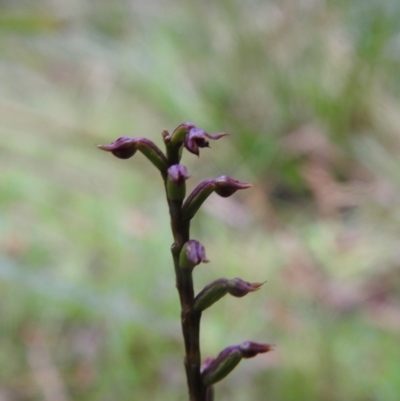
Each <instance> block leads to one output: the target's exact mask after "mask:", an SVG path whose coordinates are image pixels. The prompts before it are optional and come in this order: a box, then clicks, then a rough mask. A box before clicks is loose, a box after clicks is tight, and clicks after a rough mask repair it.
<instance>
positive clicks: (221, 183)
mask: <svg viewBox="0 0 400 401" xmlns="http://www.w3.org/2000/svg"><path fill="white" fill-rule="evenodd" d="M214 182H215V193H216V194H218V195H219V196H222V197H223V198H227V197H228V196H231V195H233V194H234V193H235V192H236V191H238V190H240V189H247V188H250V187H251V184H248V183H246V182H241V181H238V180H234V179H233V178H230V177H227V176H226V175H223V176H221V177H219V178H217V179H216V180H215V181H214Z"/></svg>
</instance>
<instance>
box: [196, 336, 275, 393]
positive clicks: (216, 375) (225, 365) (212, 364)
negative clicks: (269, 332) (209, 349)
mask: <svg viewBox="0 0 400 401" xmlns="http://www.w3.org/2000/svg"><path fill="white" fill-rule="evenodd" d="M272 348H273V347H272V345H270V344H259V343H255V342H252V341H246V342H244V343H242V344H240V345H231V346H230V347H227V348H225V349H224V350H223V351H221V352H220V353H219V355H218V356H217V357H216V358H215V359H209V358H208V359H207V360H206V361H205V362H204V364H203V366H202V369H201V376H202V378H203V382H204V384H205V385H207V386H210V385H212V384H214V383H216V382H218V381H220V380H222V379H223V378H224V377H226V376H227V375H228V374H229V373H230V372H231V371H232V370H233V369H234V368H235V367H236V365H237V364H238V363H239V362H240V360H241V359H242V358H252V357H254V356H256V355H257V354H261V353H264V352H268V351H271V350H272Z"/></svg>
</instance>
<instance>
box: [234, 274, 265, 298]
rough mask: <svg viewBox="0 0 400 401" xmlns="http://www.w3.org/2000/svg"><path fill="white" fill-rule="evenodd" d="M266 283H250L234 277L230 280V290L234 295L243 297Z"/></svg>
mask: <svg viewBox="0 0 400 401" xmlns="http://www.w3.org/2000/svg"><path fill="white" fill-rule="evenodd" d="M263 284H265V282H264V283H248V282H247V281H244V280H242V279H240V278H234V279H232V280H229V282H228V292H229V294H231V295H233V296H234V297H237V298H241V297H244V296H245V295H247V294H248V293H249V292H253V291H257V290H258V289H259V288H260V287H261V286H262V285H263Z"/></svg>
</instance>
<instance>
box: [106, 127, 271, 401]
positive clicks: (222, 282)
mask: <svg viewBox="0 0 400 401" xmlns="http://www.w3.org/2000/svg"><path fill="white" fill-rule="evenodd" d="M227 135H228V134H227V133H224V132H223V133H218V134H215V135H209V134H208V133H206V132H205V131H203V130H202V129H200V128H198V127H196V126H195V125H193V124H191V123H183V124H180V125H179V126H178V127H177V128H176V129H175V130H174V131H173V132H172V133H169V132H168V131H166V130H164V131H163V132H162V137H163V140H164V145H165V153H164V152H162V151H161V150H160V149H159V148H158V147H157V146H156V145H155V144H154V143H153V142H152V141H150V140H149V139H146V138H142V137H138V138H130V137H121V138H119V139H117V140H116V141H115V142H112V143H110V144H109V145H98V147H99V148H100V149H102V150H105V151H108V152H111V153H112V154H113V155H114V156H116V157H118V158H120V159H129V158H130V157H132V156H133V155H134V154H135V153H136V152H137V151H138V150H139V151H140V152H141V153H143V154H144V155H145V156H146V157H147V159H148V160H149V161H150V162H151V163H152V164H153V165H154V166H155V167H156V168H157V169H158V170H159V171H160V173H161V177H162V179H163V182H164V187H165V193H166V199H167V202H168V206H169V213H170V217H171V229H172V234H173V238H174V240H173V244H172V246H171V252H172V258H173V262H174V269H175V276H176V287H177V289H178V293H179V298H180V304H181V326H182V333H183V340H184V345H185V358H184V365H185V371H186V378H187V384H188V390H189V398H190V401H212V400H213V399H214V392H213V385H214V384H215V383H217V382H218V381H220V380H221V379H223V378H224V377H226V376H227V375H228V374H229V373H230V372H231V371H232V370H233V369H234V368H235V366H236V365H237V364H238V363H239V362H240V360H241V359H242V358H251V357H254V356H256V355H257V354H260V353H264V352H268V351H270V350H271V349H272V346H271V345H270V344H260V343H256V342H253V341H246V342H243V343H242V344H239V345H233V346H229V347H227V348H225V349H224V350H223V351H221V352H220V353H219V355H218V356H217V357H216V358H208V359H206V360H205V361H204V362H203V363H201V355H200V341H199V337H200V320H201V316H202V313H203V311H204V310H206V309H207V308H209V307H210V306H212V305H213V304H214V303H215V302H217V301H218V300H219V299H221V298H222V297H223V296H225V295H226V294H230V295H232V296H234V297H243V296H245V295H247V294H248V293H250V292H253V291H256V290H258V289H259V288H260V287H261V286H262V285H263V284H264V283H249V282H246V281H244V280H242V279H240V278H234V279H231V280H229V279H227V278H220V279H217V280H215V281H213V282H212V283H210V284H209V285H207V286H206V287H204V288H203V290H201V291H200V292H199V293H198V294H197V295H196V294H195V293H194V287H193V276H192V272H193V269H194V267H195V266H197V265H199V264H200V263H207V262H208V260H207V258H206V254H205V250H204V246H203V245H202V244H201V243H200V242H199V241H197V240H195V239H192V238H191V237H190V223H191V220H192V219H193V217H194V216H195V215H196V213H197V211H198V210H199V209H200V207H201V205H202V204H203V202H204V201H205V200H206V199H207V198H208V197H209V196H210V195H211V194H212V193H213V192H215V193H216V194H218V195H219V196H222V197H228V196H231V195H233V194H234V193H235V192H236V191H238V190H242V189H247V188H249V187H251V185H250V184H247V183H245V182H240V181H237V180H234V179H232V178H230V177H227V176H225V175H223V176H221V177H219V178H215V179H207V180H204V181H203V182H201V183H200V184H199V185H197V187H196V188H195V189H194V190H193V192H192V193H191V194H190V195H189V196H187V197H186V180H187V179H188V178H189V174H188V171H187V169H186V167H185V166H183V165H182V164H180V160H181V155H182V151H183V150H184V149H186V150H187V151H189V152H190V153H193V154H195V155H197V156H199V153H200V149H201V148H206V147H209V140H217V139H220V138H222V137H225V136H227ZM185 197H186V199H185Z"/></svg>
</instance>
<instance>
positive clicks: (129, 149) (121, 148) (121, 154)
mask: <svg viewBox="0 0 400 401" xmlns="http://www.w3.org/2000/svg"><path fill="white" fill-rule="evenodd" d="M136 142H137V140H136V138H130V137H128V136H122V137H121V138H118V139H117V140H116V141H114V142H112V143H110V144H109V145H97V147H98V148H99V149H102V150H105V151H107V152H111V153H112V154H113V155H114V156H116V157H118V158H120V159H129V158H131V157H132V156H133V155H134V154H135V153H136V151H137V148H136Z"/></svg>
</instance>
